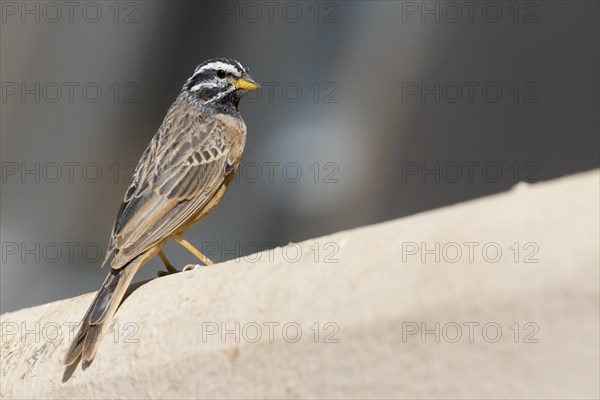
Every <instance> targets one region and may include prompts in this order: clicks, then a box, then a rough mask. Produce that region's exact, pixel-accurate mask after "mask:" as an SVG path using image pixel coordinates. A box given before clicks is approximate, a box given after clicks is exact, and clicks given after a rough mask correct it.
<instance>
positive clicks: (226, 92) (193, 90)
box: [183, 58, 260, 110]
mask: <svg viewBox="0 0 600 400" xmlns="http://www.w3.org/2000/svg"><path fill="white" fill-rule="evenodd" d="M259 87H260V85H259V84H258V83H256V82H255V81H254V79H252V77H251V76H250V72H249V70H248V68H246V67H244V66H243V65H242V64H241V63H240V62H239V61H236V60H231V59H227V58H216V59H213V60H208V61H205V62H203V63H202V64H200V65H198V66H197V67H196V70H195V71H194V74H193V75H192V76H191V77H190V78H189V79H188V80H187V81H186V83H185V85H184V86H183V92H184V94H185V95H186V96H187V97H188V98H190V99H191V100H193V101H194V102H198V103H199V104H201V105H208V106H210V105H213V106H214V107H216V108H217V109H220V108H225V109H229V108H230V107H235V110H237V108H238V105H239V102H240V99H241V98H242V96H243V95H244V94H245V93H246V92H248V91H249V90H254V89H258V88H259Z"/></svg>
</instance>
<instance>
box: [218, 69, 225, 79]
mask: <svg viewBox="0 0 600 400" xmlns="http://www.w3.org/2000/svg"><path fill="white" fill-rule="evenodd" d="M225 75H226V74H225V71H223V70H222V69H220V70H218V71H217V78H219V79H223V78H225Z"/></svg>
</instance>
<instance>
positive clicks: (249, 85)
mask: <svg viewBox="0 0 600 400" xmlns="http://www.w3.org/2000/svg"><path fill="white" fill-rule="evenodd" d="M233 86H235V87H236V88H238V89H242V90H254V89H258V88H259V87H260V85H259V84H258V83H256V82H255V81H254V79H252V78H250V77H249V76H245V77H243V78H240V79H238V80H237V81H234V82H233Z"/></svg>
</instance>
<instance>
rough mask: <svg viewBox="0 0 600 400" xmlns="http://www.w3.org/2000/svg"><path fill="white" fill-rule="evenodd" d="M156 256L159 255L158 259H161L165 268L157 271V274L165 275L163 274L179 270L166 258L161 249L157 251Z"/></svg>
mask: <svg viewBox="0 0 600 400" xmlns="http://www.w3.org/2000/svg"><path fill="white" fill-rule="evenodd" d="M158 256H159V257H160V259H161V260H162V262H163V264H165V267H166V268H167V270H166V271H158V276H165V275H169V274H174V273H176V272H179V271H178V270H177V268H175V267H174V266H173V264H171V262H170V261H169V260H168V259H167V256H166V255H165V253H164V252H163V251H162V249H161V250H159V251H158Z"/></svg>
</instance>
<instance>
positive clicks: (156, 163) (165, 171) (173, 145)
mask: <svg viewBox="0 0 600 400" xmlns="http://www.w3.org/2000/svg"><path fill="white" fill-rule="evenodd" d="M258 88H260V85H259V84H258V83H257V82H256V81H255V80H254V79H253V78H252V77H251V76H250V71H249V69H248V68H247V67H245V66H244V65H242V64H241V63H240V62H239V61H236V60H232V59H227V58H215V59H211V60H208V61H205V62H203V63H201V64H199V65H198V66H197V67H196V68H195V70H194V73H193V74H192V76H191V77H190V78H189V79H187V80H186V82H185V83H184V85H183V87H182V89H181V92H180V93H179V95H178V96H177V98H176V99H175V101H174V102H173V104H172V105H171V107H170V108H169V110H168V111H167V114H166V116H165V118H164V120H163V122H162V124H161V125H160V127H159V129H158V131H157V132H156V134H155V135H154V137H153V138H152V140H151V141H150V143H149V144H148V146H147V147H146V149H145V151H144V153H143V154H142V156H141V158H140V160H139V162H138V164H137V167H136V169H135V171H134V173H133V176H132V180H131V183H130V185H129V187H128V189H127V191H126V193H125V196H124V199H123V201H122V203H121V206H120V208H119V210H118V212H117V217H116V219H115V222H114V225H113V228H112V233H111V235H110V240H109V244H108V249H107V251H106V256H105V258H104V261H103V262H102V267H103V266H104V265H105V264H107V262H108V261H109V260H110V266H111V268H110V270H109V272H108V276H107V277H106V279H105V280H104V283H103V284H102V286H101V287H100V289H99V290H98V292H97V294H96V296H95V297H94V299H93V300H92V302H91V304H90V306H89V308H88V310H87V311H86V313H85V315H84V317H83V319H82V321H81V324H80V327H79V330H78V332H77V334H76V335H75V337H74V339H73V342H72V343H71V345H70V347H69V349H68V351H67V354H66V357H65V358H64V364H65V365H72V364H73V363H75V362H76V361H77V360H78V359H79V358H80V357H81V360H83V362H85V363H91V362H92V360H93V359H94V356H95V355H96V352H97V350H98V347H99V346H100V343H101V339H102V337H103V336H104V334H105V333H106V331H107V329H108V327H109V326H110V322H111V320H112V318H113V316H114V314H115V312H116V310H117V308H118V306H119V304H120V303H121V300H122V299H123V297H124V295H125V292H126V290H127V288H128V287H129V284H130V283H131V280H132V278H133V276H134V275H135V273H136V272H137V271H138V270H139V269H140V268H141V267H142V266H144V264H146V263H147V262H148V261H149V260H150V259H152V258H153V257H154V256H156V255H158V256H159V257H160V258H161V260H162V261H163V263H164V265H165V267H166V269H167V271H166V272H165V273H166V274H170V273H175V272H178V271H177V269H176V268H175V267H173V265H172V264H171V263H170V262H169V260H168V259H167V257H166V255H165V254H164V252H163V251H162V248H163V246H164V245H165V244H166V243H167V241H168V240H170V239H173V240H175V241H176V242H178V243H179V244H181V245H182V246H183V247H185V248H186V249H187V250H189V251H190V252H191V253H192V254H194V255H195V256H196V257H197V258H198V259H199V260H200V261H201V262H202V263H203V264H204V265H211V264H212V263H213V262H212V261H211V260H210V259H209V258H208V257H206V256H205V255H204V254H203V253H202V252H201V251H199V250H198V249H197V248H195V247H194V246H193V245H192V244H191V243H190V242H188V241H187V240H186V239H184V237H183V233H184V232H185V231H186V230H187V229H188V228H190V227H191V226H192V225H195V224H196V223H198V222H200V221H201V220H202V219H203V218H205V217H206V216H207V215H208V214H209V213H210V212H211V211H212V210H213V209H214V208H215V207H216V206H217V204H218V203H219V202H220V201H221V199H222V198H223V195H224V194H225V192H226V190H227V188H228V187H229V185H230V183H231V182H232V179H233V177H234V175H235V173H236V172H237V170H238V168H239V166H240V162H241V158H242V153H243V151H244V146H245V143H246V124H245V123H244V120H243V119H242V116H241V114H240V112H239V103H240V100H241V98H242V97H243V95H244V94H246V93H247V92H249V91H251V90H255V89H258ZM159 275H161V274H160V273H159Z"/></svg>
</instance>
